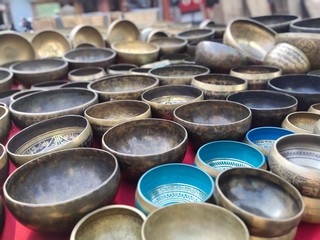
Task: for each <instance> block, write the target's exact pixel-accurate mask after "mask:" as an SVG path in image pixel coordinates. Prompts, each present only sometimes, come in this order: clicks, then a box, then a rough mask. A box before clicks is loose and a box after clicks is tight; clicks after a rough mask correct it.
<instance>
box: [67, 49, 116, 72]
mask: <svg viewBox="0 0 320 240" xmlns="http://www.w3.org/2000/svg"><path fill="white" fill-rule="evenodd" d="M115 58H116V52H115V51H113V50H112V49H110V48H95V47H89V48H88V47H84V48H76V49H73V50H71V51H69V52H66V53H65V54H64V56H63V59H64V60H65V61H67V62H68V63H69V67H70V68H71V69H76V68H86V67H101V68H107V67H108V66H109V65H111V64H113V63H114V61H115Z"/></svg>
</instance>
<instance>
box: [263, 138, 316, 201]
mask: <svg viewBox="0 0 320 240" xmlns="http://www.w3.org/2000/svg"><path fill="white" fill-rule="evenodd" d="M319 149H320V136H319V135H316V134H307V133H297V134H291V135H287V136H284V137H282V138H280V139H278V140H277V141H276V142H275V143H274V144H273V146H272V148H271V152H270V156H269V165H270V169H271V171H272V172H274V173H275V174H277V175H279V176H280V177H281V178H283V179H285V180H287V181H288V182H290V183H291V184H292V185H293V186H295V187H296V188H297V189H298V190H299V192H300V193H301V194H302V195H304V196H306V197H311V198H320V191H319V186H320V177H319V172H320V171H319V169H320V167H319V164H318V157H319V156H320V150H319Z"/></svg>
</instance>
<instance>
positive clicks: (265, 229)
mask: <svg viewBox="0 0 320 240" xmlns="http://www.w3.org/2000/svg"><path fill="white" fill-rule="evenodd" d="M213 194H214V198H215V200H216V202H217V204H218V205H220V206H222V207H224V208H226V209H228V210H230V211H232V212H233V213H234V214H236V215H237V216H238V217H240V218H241V219H242V220H243V221H244V222H245V224H246V225H247V227H248V229H249V232H250V234H251V235H253V236H256V237H264V238H272V237H278V236H282V235H285V234H287V233H289V232H290V231H291V230H292V229H293V228H295V227H297V226H298V224H299V223H300V221H301V217H302V214H303V211H304V203H303V200H302V197H301V195H300V193H299V192H298V190H297V189H295V188H294V187H293V186H292V185H291V184H289V183H288V182H287V181H285V180H283V179H282V178H281V177H278V176H277V175H275V174H273V173H270V172H268V171H265V170H261V169H254V168H232V169H228V170H225V171H224V172H222V173H220V174H219V175H218V177H217V178H216V185H215V190H214V193H213Z"/></svg>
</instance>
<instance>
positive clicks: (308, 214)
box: [302, 196, 320, 224]
mask: <svg viewBox="0 0 320 240" xmlns="http://www.w3.org/2000/svg"><path fill="white" fill-rule="evenodd" d="M302 199H303V202H304V206H305V208H304V212H303V215H302V222H306V223H317V224H319V223H320V199H317V198H311V197H306V196H302Z"/></svg>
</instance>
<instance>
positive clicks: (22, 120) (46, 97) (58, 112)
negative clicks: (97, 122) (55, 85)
mask: <svg viewBox="0 0 320 240" xmlns="http://www.w3.org/2000/svg"><path fill="white" fill-rule="evenodd" d="M96 103H98V95H97V94H96V93H94V92H92V91H90V90H87V89H80V88H63V89H55V90H49V91H41V92H37V93H32V94H30V95H28V96H24V97H22V98H20V99H18V100H17V101H15V102H13V103H12V104H11V105H10V106H9V109H10V112H11V114H12V120H13V121H14V123H15V124H16V125H17V126H18V127H20V128H25V127H27V126H30V125H31V124H34V123H37V122H40V121H43V120H46V119H51V118H55V117H59V116H63V115H70V114H75V115H83V112H84V110H85V109H87V108H88V107H90V106H92V105H94V104H96Z"/></svg>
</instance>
